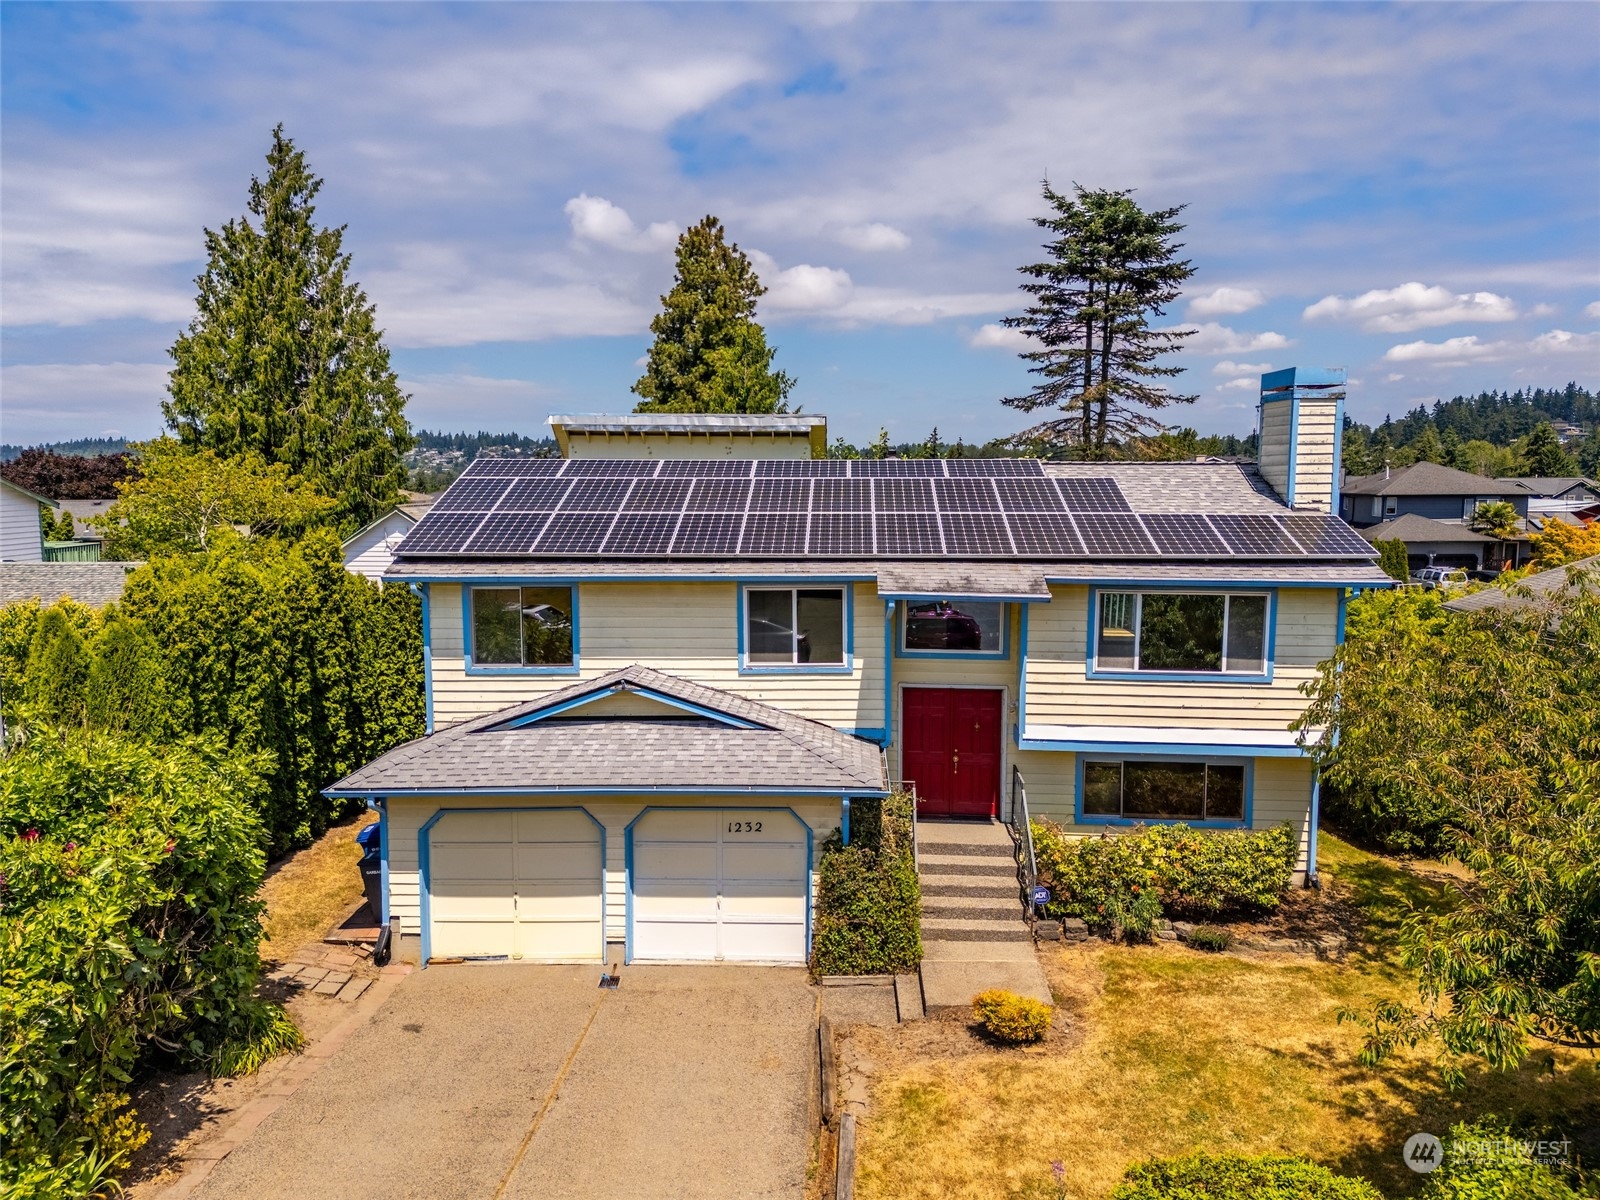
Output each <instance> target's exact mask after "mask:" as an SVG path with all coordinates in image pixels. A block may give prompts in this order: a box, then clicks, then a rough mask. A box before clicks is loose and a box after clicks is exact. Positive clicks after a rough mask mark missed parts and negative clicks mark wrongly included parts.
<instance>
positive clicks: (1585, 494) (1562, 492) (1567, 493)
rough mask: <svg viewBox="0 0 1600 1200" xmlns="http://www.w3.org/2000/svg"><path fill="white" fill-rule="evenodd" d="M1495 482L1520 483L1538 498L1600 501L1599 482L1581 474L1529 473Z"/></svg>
mask: <svg viewBox="0 0 1600 1200" xmlns="http://www.w3.org/2000/svg"><path fill="white" fill-rule="evenodd" d="M1495 482H1496V483H1500V484H1505V485H1508V486H1509V485H1513V484H1515V485H1520V486H1522V487H1524V488H1526V489H1527V490H1528V492H1529V493H1530V494H1531V495H1532V496H1533V497H1534V499H1535V501H1538V500H1554V501H1568V502H1571V503H1574V504H1579V505H1587V504H1596V503H1600V483H1596V482H1595V481H1594V480H1593V479H1587V478H1585V477H1584V476H1582V475H1530V476H1527V477H1525V478H1520V479H1497V480H1495Z"/></svg>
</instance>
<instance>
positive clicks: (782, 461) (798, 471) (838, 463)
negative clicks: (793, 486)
mask: <svg viewBox="0 0 1600 1200" xmlns="http://www.w3.org/2000/svg"><path fill="white" fill-rule="evenodd" d="M848 473H849V468H848V466H847V464H846V463H845V461H844V460H843V459H840V458H809V459H808V458H763V459H758V460H757V462H756V478H757V479H772V478H784V477H789V478H801V479H825V478H830V477H833V478H841V479H842V478H843V477H844V476H845V475H846V474H848Z"/></svg>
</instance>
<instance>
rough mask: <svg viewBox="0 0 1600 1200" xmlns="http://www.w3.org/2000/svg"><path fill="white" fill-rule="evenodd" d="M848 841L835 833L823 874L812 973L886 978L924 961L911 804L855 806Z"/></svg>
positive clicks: (896, 800) (901, 799)
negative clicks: (883, 976)
mask: <svg viewBox="0 0 1600 1200" xmlns="http://www.w3.org/2000/svg"><path fill="white" fill-rule="evenodd" d="M850 818H851V820H850V844H849V845H848V846H846V845H844V844H843V840H842V837H841V835H840V834H839V833H838V832H837V831H836V832H835V833H834V834H833V835H832V836H831V837H830V838H829V839H828V840H827V842H825V843H824V845H823V848H822V861H821V863H820V864H819V867H818V872H817V916H816V927H815V929H814V930H813V932H812V939H811V969H812V970H813V971H815V972H816V973H817V974H818V975H885V974H890V973H894V972H901V971H911V970H915V969H916V966H917V964H918V963H919V962H921V961H922V913H921V908H922V890H921V888H920V887H919V886H918V883H917V867H916V863H915V862H914V861H913V859H912V855H911V799H910V796H909V795H908V794H904V793H896V794H895V795H893V796H891V797H889V798H888V799H887V800H885V801H883V802H882V804H881V805H880V804H877V803H874V802H873V801H870V800H856V801H853V802H852V804H851V812H850Z"/></svg>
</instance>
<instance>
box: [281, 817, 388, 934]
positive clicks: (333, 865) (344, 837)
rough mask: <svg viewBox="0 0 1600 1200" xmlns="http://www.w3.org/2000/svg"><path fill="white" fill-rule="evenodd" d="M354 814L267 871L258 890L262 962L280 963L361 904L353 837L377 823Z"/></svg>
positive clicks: (357, 851) (358, 858)
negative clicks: (262, 910) (263, 930)
mask: <svg viewBox="0 0 1600 1200" xmlns="http://www.w3.org/2000/svg"><path fill="white" fill-rule="evenodd" d="M377 819H378V816H377V814H376V813H372V812H364V813H358V814H357V815H355V816H353V817H349V818H347V819H346V820H343V821H340V822H339V823H338V824H337V825H334V826H332V827H331V828H330V829H329V830H328V832H327V833H325V834H323V835H322V837H321V838H319V839H318V840H317V841H316V842H314V843H313V844H312V845H310V846H307V847H306V848H305V849H304V850H298V851H296V852H295V853H293V854H291V855H290V856H289V857H288V858H285V859H283V860H282V861H280V862H278V863H277V864H276V865H274V866H273V867H271V868H270V869H269V870H268V872H267V878H266V881H265V882H264V883H263V884H262V885H261V898H262V900H264V901H266V905H267V916H266V926H267V937H266V940H265V941H264V942H262V944H261V957H262V958H263V959H265V960H267V961H280V962H281V961H282V960H283V959H285V958H287V957H288V956H289V955H290V954H293V953H294V952H295V951H296V950H298V949H299V948H300V947H301V946H303V945H305V944H306V943H307V942H314V941H317V940H319V939H320V938H321V937H322V936H323V935H324V934H325V933H327V932H328V930H329V928H331V927H332V925H333V923H334V922H335V921H338V920H340V919H341V918H342V917H343V916H344V915H345V914H346V913H348V912H349V911H350V909H351V908H352V907H354V906H355V903H356V901H358V900H360V899H361V896H362V891H361V873H360V871H359V870H357V868H356V864H357V863H358V862H360V861H361V848H360V847H359V846H357V845H356V834H357V833H358V832H360V830H361V828H362V826H364V825H369V824H371V823H372V822H373V821H376V820H377Z"/></svg>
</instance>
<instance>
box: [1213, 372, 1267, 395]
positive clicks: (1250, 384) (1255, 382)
mask: <svg viewBox="0 0 1600 1200" xmlns="http://www.w3.org/2000/svg"><path fill="white" fill-rule="evenodd" d="M1260 385H1261V381H1260V380H1259V379H1256V378H1253V377H1251V376H1249V375H1246V376H1245V377H1244V378H1243V379H1230V380H1228V382H1227V383H1219V384H1218V385H1217V391H1219V392H1229V391H1238V392H1242V391H1246V390H1248V389H1252V388H1256V387H1259V386H1260Z"/></svg>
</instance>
